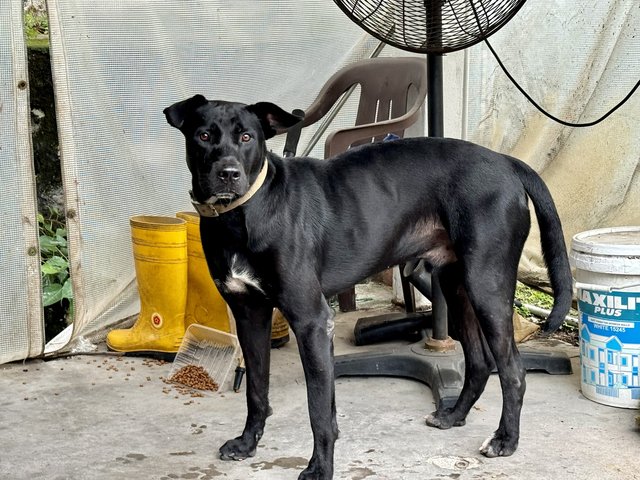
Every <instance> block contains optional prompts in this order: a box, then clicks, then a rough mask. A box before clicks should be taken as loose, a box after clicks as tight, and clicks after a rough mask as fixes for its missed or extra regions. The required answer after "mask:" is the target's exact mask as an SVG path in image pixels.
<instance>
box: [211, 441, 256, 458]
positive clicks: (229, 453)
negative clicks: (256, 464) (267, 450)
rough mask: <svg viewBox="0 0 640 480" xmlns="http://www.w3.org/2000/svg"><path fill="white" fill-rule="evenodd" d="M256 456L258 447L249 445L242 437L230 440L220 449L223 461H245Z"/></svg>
mask: <svg viewBox="0 0 640 480" xmlns="http://www.w3.org/2000/svg"><path fill="white" fill-rule="evenodd" d="M255 454H256V447H255V444H254V445H249V444H248V443H247V442H245V441H244V440H243V439H242V437H238V438H234V439H233V440H229V441H228V442H227V443H225V444H224V445H222V446H221V447H220V458H221V459H222V460H245V459H246V458H249V457H253V456H254V455H255Z"/></svg>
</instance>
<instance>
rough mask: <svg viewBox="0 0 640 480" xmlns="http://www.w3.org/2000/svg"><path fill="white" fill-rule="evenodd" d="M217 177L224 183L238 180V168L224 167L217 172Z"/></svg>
mask: <svg viewBox="0 0 640 480" xmlns="http://www.w3.org/2000/svg"><path fill="white" fill-rule="evenodd" d="M218 178H219V179H220V180H222V181H223V182H224V183H229V182H237V181H238V180H240V170H239V169H237V168H235V167H225V168H223V169H222V170H220V171H219V172H218Z"/></svg>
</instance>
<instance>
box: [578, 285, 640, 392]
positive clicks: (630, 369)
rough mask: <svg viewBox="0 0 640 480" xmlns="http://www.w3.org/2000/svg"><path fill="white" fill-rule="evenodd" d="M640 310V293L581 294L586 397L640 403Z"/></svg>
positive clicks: (581, 328) (581, 337) (585, 291)
mask: <svg viewBox="0 0 640 480" xmlns="http://www.w3.org/2000/svg"><path fill="white" fill-rule="evenodd" d="M639 306H640V292H624V293H623V292H594V291H589V290H581V291H580V292H579V297H578V308H579V310H580V361H581V369H582V384H583V393H591V394H592V395H596V396H603V397H609V398H619V399H621V400H622V399H625V398H626V399H628V400H638V399H640V368H639V367H640V321H639V320H640V316H639V315H638V314H639V313H640V308H638V307H639ZM585 389H586V390H587V392H585V391H584V390H585ZM587 396H589V395H587Z"/></svg>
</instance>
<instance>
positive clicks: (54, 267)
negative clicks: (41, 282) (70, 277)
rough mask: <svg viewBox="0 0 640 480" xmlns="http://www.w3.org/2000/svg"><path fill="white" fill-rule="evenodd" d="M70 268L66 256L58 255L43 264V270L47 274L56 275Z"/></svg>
mask: <svg viewBox="0 0 640 480" xmlns="http://www.w3.org/2000/svg"><path fill="white" fill-rule="evenodd" d="M68 268H69V262H67V261H66V260H65V259H64V258H62V257H60V256H58V255H56V256H53V257H51V258H50V259H49V260H47V261H46V262H44V263H43V264H42V267H41V270H42V273H44V274H45V275H55V274H57V273H60V272H62V271H63V270H67V269H68Z"/></svg>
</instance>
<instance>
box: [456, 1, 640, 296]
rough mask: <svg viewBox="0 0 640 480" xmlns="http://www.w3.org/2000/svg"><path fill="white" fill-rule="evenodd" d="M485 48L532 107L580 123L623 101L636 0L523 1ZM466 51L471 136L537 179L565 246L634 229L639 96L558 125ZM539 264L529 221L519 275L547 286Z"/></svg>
mask: <svg viewBox="0 0 640 480" xmlns="http://www.w3.org/2000/svg"><path fill="white" fill-rule="evenodd" d="M490 42H491V44H492V45H493V46H494V48H495V50H496V51H497V52H498V54H499V56H500V57H501V58H502V60H503V62H504V64H505V65H506V66H507V67H508V69H509V70H510V71H511V73H512V75H513V76H514V77H515V78H516V79H517V80H518V81H519V82H520V83H521V85H522V86H523V87H524V89H525V90H526V91H527V92H529V93H530V95H531V96H532V97H533V98H534V99H536V100H537V101H538V103H540V104H541V105H543V106H544V107H545V108H546V109H547V110H548V111H550V112H551V113H553V114H555V115H556V116H557V117H560V118H561V119H563V120H566V121H570V122H577V123H586V122H589V121H592V120H595V119H597V118H599V117H600V116H601V115H602V114H604V113H605V112H607V111H608V110H609V109H610V108H611V107H613V106H614V105H615V104H617V103H618V101H620V100H622V98H623V97H624V96H625V95H626V94H627V93H628V92H629V91H630V90H631V88H632V87H633V85H634V84H635V83H636V82H637V81H638V79H639V78H640V2H638V0H538V1H531V2H527V3H526V4H525V5H524V6H523V7H522V10H521V11H520V12H519V13H518V14H517V15H516V16H515V17H514V18H513V20H512V21H511V22H510V23H508V24H507V25H506V26H505V27H504V28H503V29H502V30H500V31H499V32H498V33H496V34H495V35H494V36H492V37H491V38H490ZM469 53H470V59H469V75H468V79H469V88H468V98H469V101H468V104H467V108H468V112H469V116H468V123H467V127H468V131H469V139H470V140H472V141H475V142H477V143H480V144H482V145H485V146H488V147H490V148H493V149H495V150H498V151H502V152H505V153H509V154H511V155H513V156H516V157H519V158H521V159H522V160H524V161H526V162H527V163H529V164H530V165H531V166H533V167H534V168H535V169H536V170H537V171H538V172H540V173H541V175H542V177H543V178H544V180H545V181H546V183H547V185H548V186H549V189H550V190H551V193H552V195H553V197H554V199H555V201H556V204H557V206H558V210H559V213H560V218H561V219H562V222H563V227H564V233H565V239H566V241H567V247H568V248H570V240H571V237H572V236H573V235H575V234H576V233H579V232H582V231H585V230H590V229H593V228H598V227H611V226H619V225H640V168H639V162H640V92H636V93H635V94H634V95H633V96H632V97H631V98H630V100H629V101H628V102H627V103H626V104H625V105H624V106H623V107H621V108H620V109H619V110H618V111H616V112H615V113H613V114H612V115H611V116H610V117H609V118H607V119H606V120H605V121H604V122H602V123H600V124H598V125H596V126H593V127H588V128H572V127H565V126H562V125H560V124H558V123H555V122H553V121H551V120H549V119H547V118H546V117H545V116H543V115H542V114H541V113H539V112H538V111H537V110H536V109H535V108H534V107H533V106H532V105H531V104H530V103H529V102H527V101H526V100H525V99H524V97H523V96H522V94H521V93H520V92H518V91H517V90H516V88H515V87H514V86H513V85H512V83H511V82H510V81H509V80H508V79H507V77H506V76H505V75H504V74H503V73H502V71H501V70H500V68H499V67H498V65H497V63H496V61H495V60H494V58H493V56H492V55H491V53H490V52H489V51H488V49H487V48H486V46H484V45H478V46H476V47H473V48H472V49H470V50H469ZM543 265H544V264H543V261H542V256H541V253H540V248H539V231H538V227H537V224H536V223H535V222H533V226H532V233H531V235H530V236H529V240H528V242H527V245H526V248H525V252H524V255H523V257H522V261H521V268H520V278H521V279H524V280H526V281H530V282H533V283H536V284H539V283H545V281H546V271H545V269H544V267H543Z"/></svg>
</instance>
